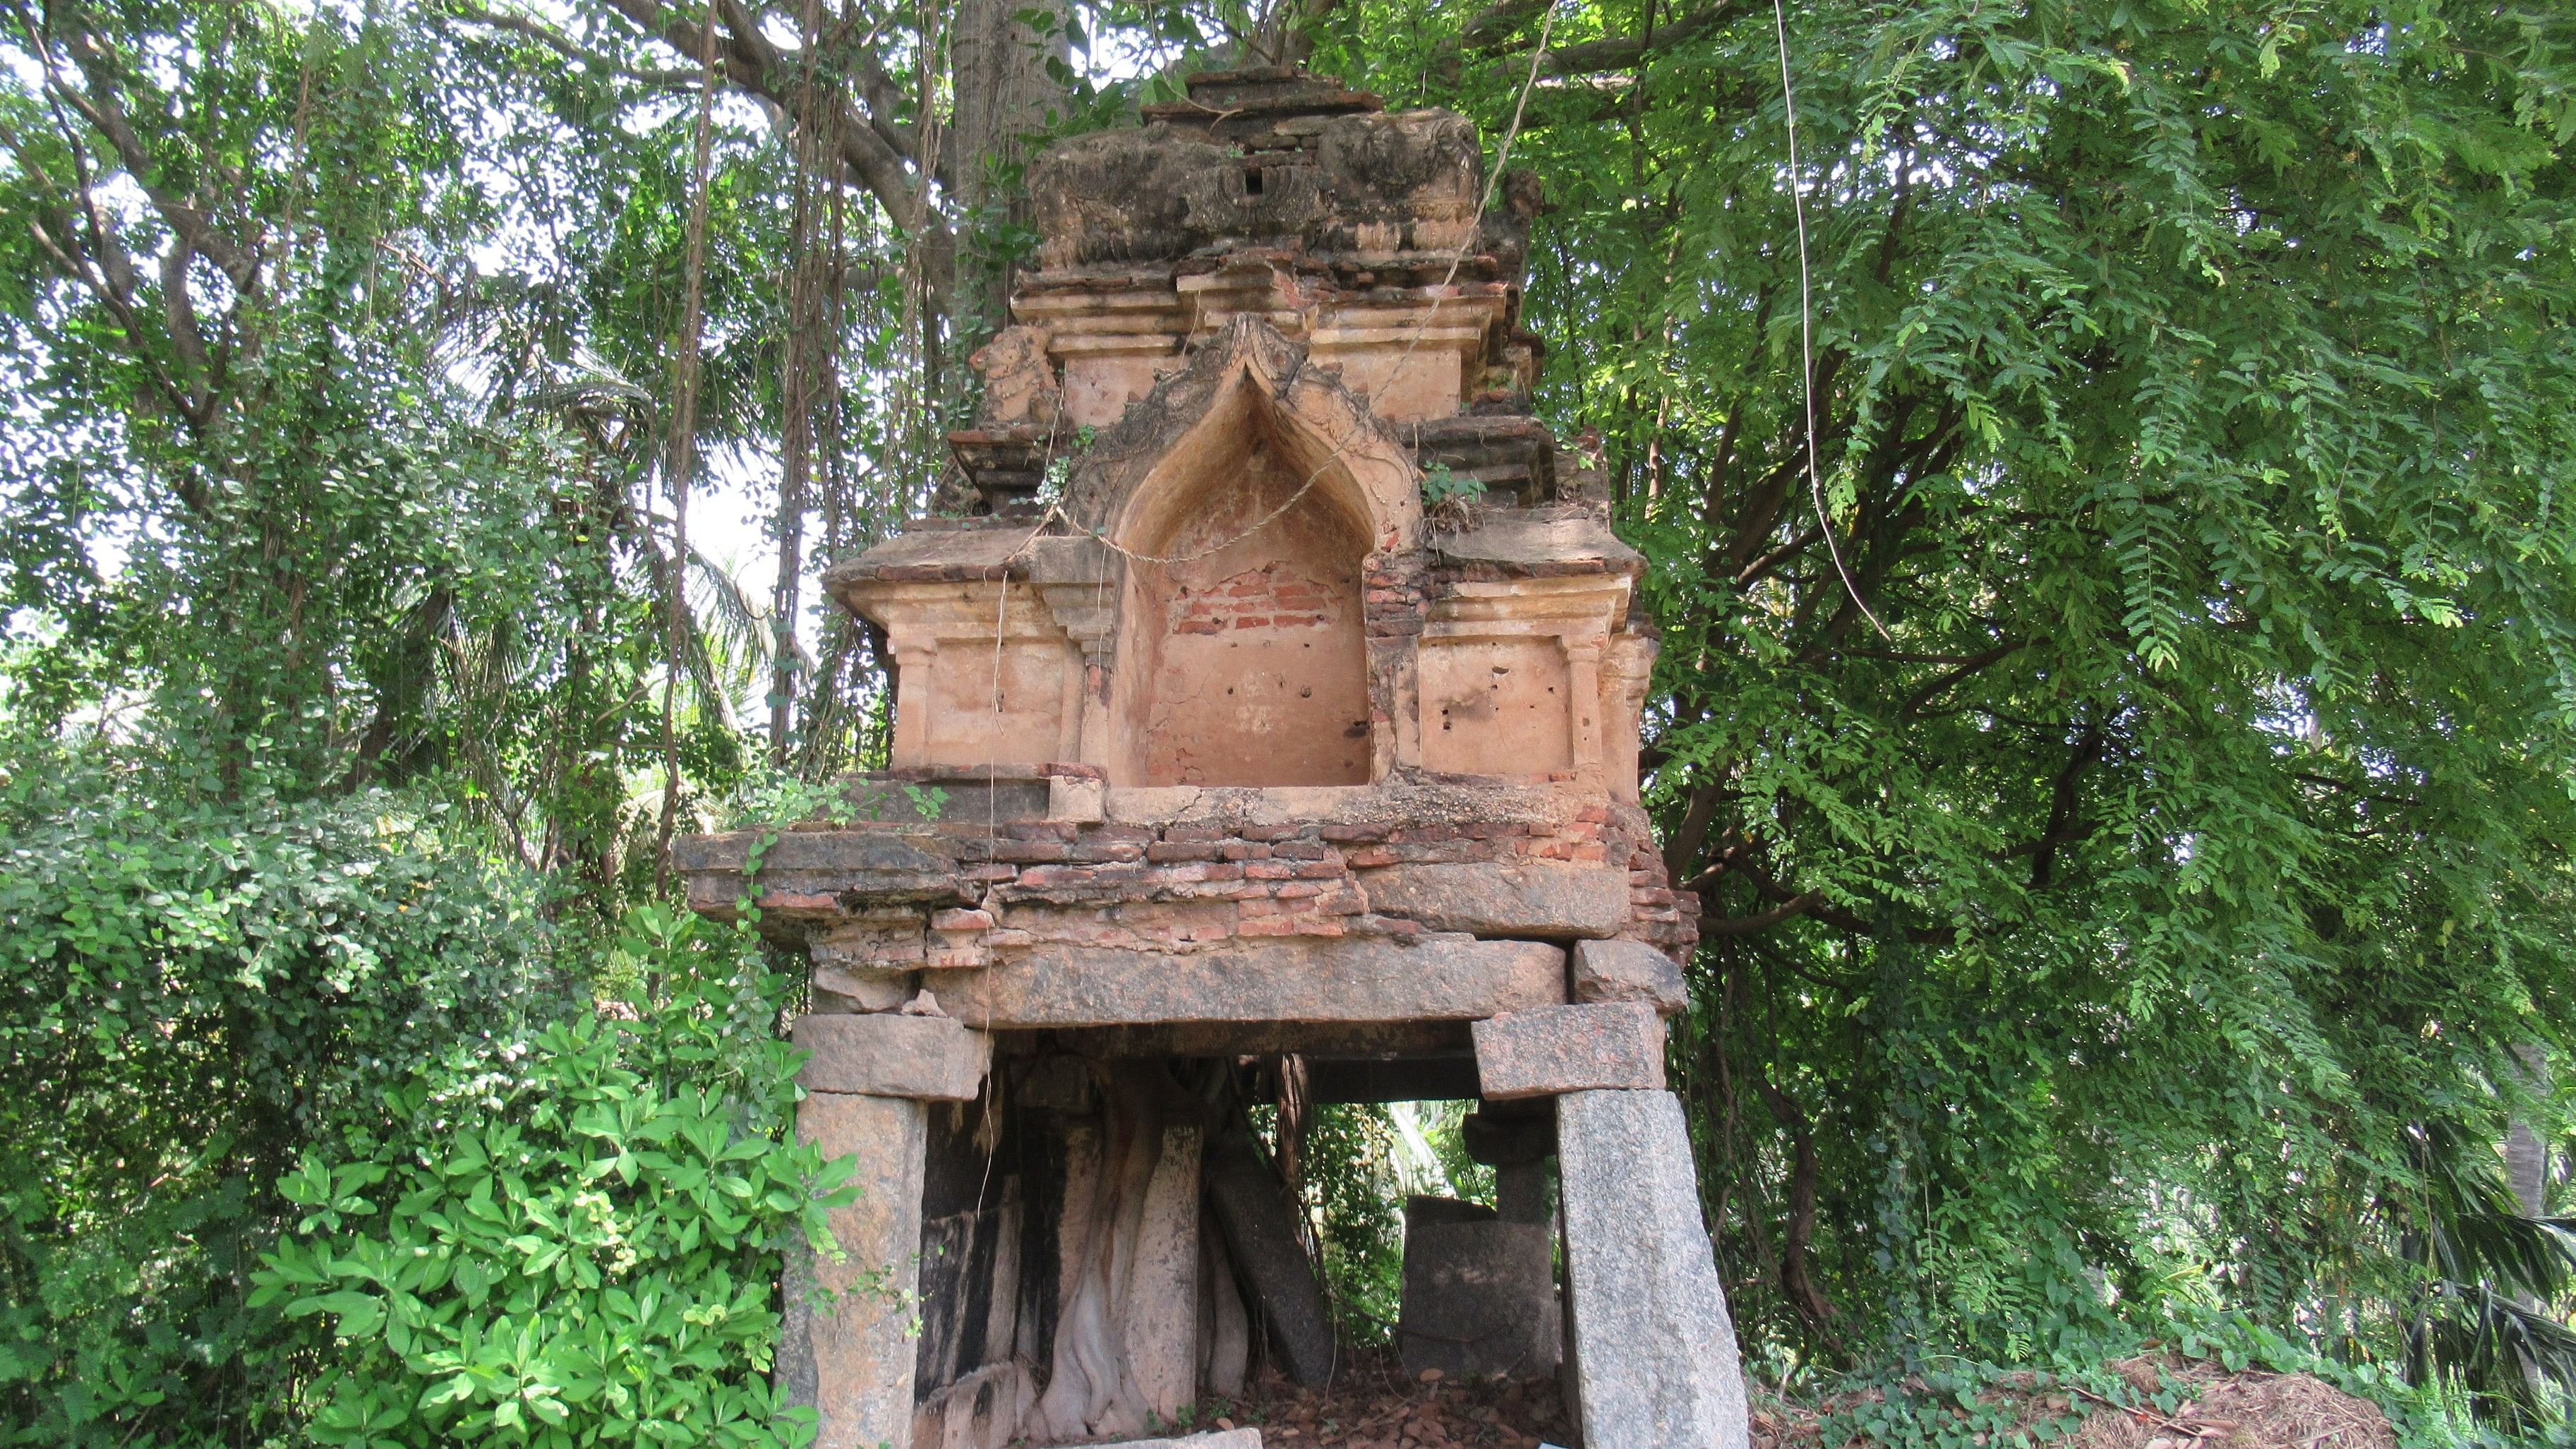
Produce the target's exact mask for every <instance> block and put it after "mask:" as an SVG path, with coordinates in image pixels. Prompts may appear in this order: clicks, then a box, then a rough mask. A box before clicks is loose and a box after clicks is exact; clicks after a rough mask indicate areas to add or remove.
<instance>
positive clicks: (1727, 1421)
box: [1556, 1092, 1750, 1449]
mask: <svg viewBox="0 0 2576 1449" xmlns="http://www.w3.org/2000/svg"><path fill="white" fill-rule="evenodd" d="M1556 1114H1557V1115H1556V1120H1557V1162H1558V1167H1559V1177H1560V1180H1561V1182H1562V1189H1561V1191H1562V1194H1563V1203H1564V1210H1565V1268H1566V1287H1567V1292H1568V1293H1569V1295H1570V1297H1571V1307H1572V1310H1573V1311H1572V1314H1571V1315H1570V1316H1571V1319H1572V1322H1573V1330H1574V1335H1573V1342H1572V1344H1571V1345H1570V1348H1571V1349H1572V1354H1573V1358H1574V1364H1575V1384H1576V1399H1577V1404H1576V1405H1575V1409H1576V1413H1577V1416H1578V1417H1579V1419H1580V1421H1581V1423H1582V1426H1583V1442H1584V1443H1586V1444H1600V1445H1631V1444H1634V1445H1654V1446H1656V1449H1745V1446H1746V1445H1747V1444H1748V1443H1749V1442H1750V1425H1749V1424H1748V1422H1747V1416H1746V1410H1745V1399H1744V1374H1743V1369H1742V1366H1741V1365H1740V1364H1739V1362H1738V1361H1737V1357H1736V1344H1735V1326H1734V1323H1733V1321H1732V1320H1731V1319H1730V1318H1729V1317H1728V1315H1727V1310H1726V1290H1725V1287H1724V1286H1723V1285H1722V1284H1720V1283H1719V1282H1718V1277H1717V1263H1716V1259H1715V1257H1714V1256H1713V1255H1712V1254H1711V1252H1710V1250H1709V1243H1708V1228H1707V1225H1706V1223H1705V1222H1704V1221H1703V1219H1702V1218H1701V1216H1700V1204H1699V1183H1698V1174H1697V1173H1695V1172H1694V1171H1693V1170H1692V1168H1691V1147H1690V1134H1689V1132H1688V1131H1687V1129H1686V1128H1685V1127H1684V1126H1683V1123H1682V1108H1681V1101H1680V1099H1679V1098H1676V1097H1675V1096H1673V1094H1672V1093H1670V1092H1575V1093H1572V1094H1570V1095H1568V1096H1565V1097H1562V1098H1560V1099H1558V1101H1557V1104H1556Z"/></svg>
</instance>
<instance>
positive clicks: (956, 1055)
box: [795, 1014, 993, 1102]
mask: <svg viewBox="0 0 2576 1449" xmlns="http://www.w3.org/2000/svg"><path fill="white" fill-rule="evenodd" d="M795 1035H796V1044H797V1045H798V1046H800V1047H803V1048H804V1049H805V1050H807V1051H809V1052H811V1053H813V1056H812V1058H811V1059H810V1060H808V1061H807V1062H806V1063H805V1067H804V1069H803V1070H802V1071H800V1072H798V1073H797V1074H796V1080H797V1081H798V1082H799V1083H801V1084H803V1086H804V1087H805V1089H806V1090H807V1091H809V1092H833V1093H841V1092H859V1093H865V1094H867V1095H868V1096H871V1097H911V1098H916V1099H918V1100H921V1101H928V1102H969V1101H973V1100H974V1098H975V1095H976V1093H977V1092H978V1091H980V1090H981V1089H982V1087H983V1082H984V1072H985V1069H986V1068H988V1067H990V1066H991V1065H992V1061H993V1039H992V1038H991V1037H989V1036H987V1035H985V1034H984V1033H983V1032H980V1031H972V1030H969V1029H968V1028H967V1026H966V1024H965V1023H964V1022H961V1021H956V1020H952V1019H950V1018H948V1017H944V1016H901V1015H892V1014H888V1015H873V1016H845V1015H831V1016H821V1015H809V1016H800V1017H798V1018H797V1019H796V1033H795Z"/></svg>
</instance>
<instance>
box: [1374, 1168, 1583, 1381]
mask: <svg viewBox="0 0 2576 1449" xmlns="http://www.w3.org/2000/svg"><path fill="white" fill-rule="evenodd" d="M1555 1258H1556V1234H1555V1232H1554V1230H1553V1229H1552V1228H1551V1227H1550V1226H1548V1225H1547V1224H1544V1223H1535V1222H1528V1223H1523V1222H1505V1221H1503V1220H1502V1219H1501V1218H1499V1217H1497V1216H1496V1214H1495V1211H1494V1209H1492V1208H1488V1207H1484V1206H1481V1205H1479V1204H1476V1203H1465V1202H1454V1201H1451V1200H1450V1199H1448V1198H1437V1197H1416V1198H1411V1199H1408V1200H1407V1201H1406V1203H1405V1205H1404V1308H1403V1315H1402V1319H1401V1321H1400V1322H1399V1323H1398V1324H1397V1327H1396V1343H1397V1345H1398V1347H1399V1349H1400V1350H1401V1352H1402V1354H1403V1358H1404V1371H1405V1372H1406V1373H1408V1374H1412V1375H1417V1376H1418V1375H1420V1374H1421V1373H1423V1372H1424V1371H1425V1370H1427V1369H1438V1370H1439V1371H1440V1372H1441V1373H1442V1374H1444V1375H1446V1376H1448V1377H1450V1378H1461V1377H1464V1376H1466V1375H1469V1374H1479V1375H1484V1376H1488V1377H1490V1376H1493V1375H1496V1374H1514V1375H1521V1376H1527V1375H1532V1374H1547V1373H1553V1372H1555V1371H1556V1365H1557V1360H1558V1357H1559V1354H1560V1348H1559V1344H1560V1340H1561V1337H1562V1323H1563V1317H1564V1315H1563V1314H1562V1313H1561V1312H1559V1310H1558V1308H1557V1305H1556V1270H1555Z"/></svg>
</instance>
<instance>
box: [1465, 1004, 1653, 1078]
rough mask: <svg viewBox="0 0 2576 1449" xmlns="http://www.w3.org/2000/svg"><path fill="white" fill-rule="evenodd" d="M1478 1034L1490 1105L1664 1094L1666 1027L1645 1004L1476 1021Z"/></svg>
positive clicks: (1479, 1068)
mask: <svg viewBox="0 0 2576 1449" xmlns="http://www.w3.org/2000/svg"><path fill="white" fill-rule="evenodd" d="M1475 1033H1476V1074H1477V1077H1478V1079H1479V1080H1480V1081H1481V1082H1482V1083H1483V1086H1484V1096H1485V1098H1486V1100H1488V1101H1497V1102H1508V1101H1510V1100H1512V1099H1513V1098H1515V1097H1544V1096H1555V1095H1558V1094H1561V1093H1565V1092H1588V1091H1598V1090H1602V1089H1605V1088H1627V1089H1636V1090H1644V1091H1661V1090H1662V1089H1663V1085H1664V1023H1663V1021H1662V1019H1661V1018H1659V1017H1657V1016H1656V1015H1655V1009H1654V1008H1653V1007H1651V1006H1648V1005H1646V1004H1645V1003H1644V1002H1642V1001H1622V1002H1611V1003H1607V1004H1604V1005H1599V1006H1542V1007H1537V1008H1535V1009H1532V1010H1529V1011H1517V1012H1513V1013H1511V1014H1510V1015H1507V1016H1497V1017H1495V1018H1493V1019H1492V1020H1490V1021H1480V1022H1477V1023H1476V1026H1475Z"/></svg>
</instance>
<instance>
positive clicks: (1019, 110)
mask: <svg viewBox="0 0 2576 1449" xmlns="http://www.w3.org/2000/svg"><path fill="white" fill-rule="evenodd" d="M1032 11H1035V12H1041V13H1043V14H1044V15H1045V17H1046V19H1045V20H1044V21H1043V22H1042V23H1041V25H1040V26H1039V27H1038V28H1035V29H1033V28H1031V27H1030V26H1029V25H1027V24H1025V23H1024V22H1023V21H1022V20H1021V19H1020V17H1021V16H1022V15H1023V14H1027V13H1029V12H1032ZM949 26H950V29H949V41H948V53H949V58H950V63H951V69H950V78H951V80H952V82H953V84H954V87H955V89H954V91H953V95H954V97H955V111H954V114H953V115H952V117H951V118H950V120H949V123H948V130H947V134H946V136H945V138H944V140H945V145H944V147H943V151H944V154H943V156H942V157H941V161H942V165H943V170H944V171H945V172H946V174H947V178H948V184H949V186H950V188H951V190H952V192H953V193H954V194H955V196H956V197H957V199H958V200H959V201H960V202H961V203H962V204H963V206H964V208H965V211H966V215H965V216H964V217H962V218H961V219H960V220H961V221H962V223H963V226H962V228H961V229H962V230H963V231H964V232H965V235H966V241H967V246H966V251H967V255H966V256H965V257H963V258H961V262H962V265H960V266H959V268H958V278H957V297H956V303H955V305H956V310H955V313H954V315H953V317H952V319H951V320H952V326H951V329H950V335H951V336H952V337H955V338H957V339H959V340H961V341H964V342H967V343H969V344H970V345H971V344H972V342H974V341H976V340H979V339H981V338H984V337H987V336H990V335H991V334H992V333H993V332H994V331H995V330H996V329H998V328H999V327H1001V326H1002V325H1003V323H1004V322H1005V321H1006V320H1007V319H1005V318H1004V317H1003V316H1002V309H1003V306H1004V305H1005V304H1006V302H1007V301H1008V299H1009V297H1010V287H1011V271H1012V266H1011V259H1010V258H1009V257H1008V256H1007V255H1004V254H1002V252H1001V251H1000V250H999V249H998V247H997V245H996V243H997V241H998V239H999V238H1000V237H1001V236H1002V235H1003V234H1004V233H1003V230H1002V229H1003V227H1004V226H1005V225H1008V226H1009V227H1010V228H1012V230H1013V231H1018V232H1024V231H1025V228H1026V227H1027V226H1028V225H1029V222H1030V220H1031V213H1030V210H1029V202H1028V192H1027V189H1026V188H1025V187H1023V186H1022V185H1021V184H1020V180H1019V168H1020V166H1021V163H1023V162H1025V161H1026V160H1027V159H1028V156H1029V152H1030V149H1031V148H1030V146H1029V144H1028V138H1029V137H1031V136H1033V135H1038V134H1040V133H1043V132H1045V131H1048V130H1050V129H1052V128H1053V127H1054V126H1055V125H1056V124H1057V123H1058V122H1060V121H1061V120H1062V119H1063V117H1064V113H1065V106H1066V102H1067V100H1068V93H1067V92H1066V89H1065V87H1064V84H1063V83H1062V82H1061V81H1059V80H1058V79H1057V78H1056V76H1057V72H1056V71H1055V70H1054V69H1052V68H1051V67H1050V66H1049V65H1048V62H1049V61H1053V62H1055V63H1056V64H1057V65H1059V66H1061V65H1064V64H1066V63H1067V62H1068V60H1069V58H1070V56H1071V54H1072V50H1071V47H1070V45H1069V44H1068V43H1067V40H1066V36H1065V21H1064V6H1063V3H1062V0H962V3H960V4H959V5H958V7H957V9H956V12H955V14H954V15H953V16H952V17H951V19H950V21H949Z"/></svg>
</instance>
